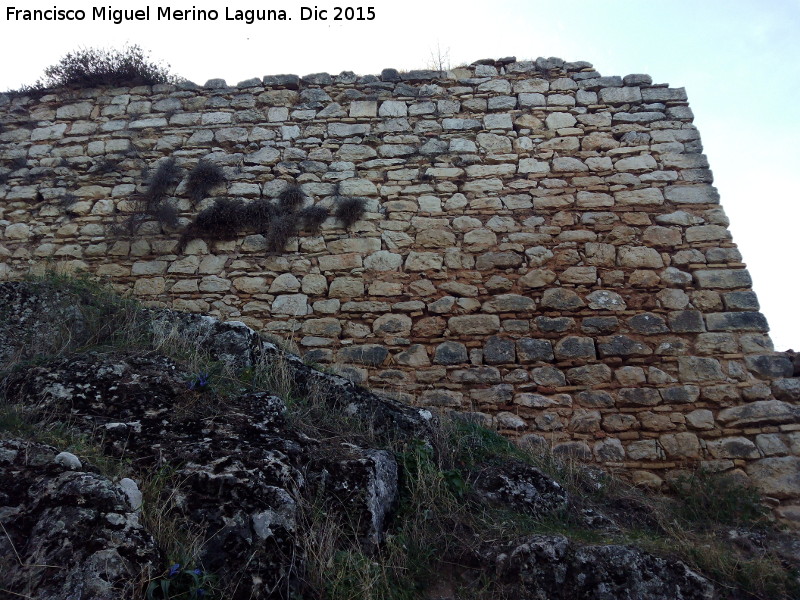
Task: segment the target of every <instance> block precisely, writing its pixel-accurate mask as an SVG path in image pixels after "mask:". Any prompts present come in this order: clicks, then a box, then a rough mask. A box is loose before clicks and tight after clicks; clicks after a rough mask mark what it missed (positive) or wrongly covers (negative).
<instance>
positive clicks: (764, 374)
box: [744, 354, 794, 379]
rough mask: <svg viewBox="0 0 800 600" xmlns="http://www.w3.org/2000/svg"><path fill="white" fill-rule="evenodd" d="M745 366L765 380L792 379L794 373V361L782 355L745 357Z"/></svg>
mask: <svg viewBox="0 0 800 600" xmlns="http://www.w3.org/2000/svg"><path fill="white" fill-rule="evenodd" d="M744 361H745V364H746V365H747V368H748V370H749V371H750V372H751V373H755V374H756V375H757V376H759V377H761V378H763V379H779V378H781V377H791V376H792V374H793V373H794V367H793V365H792V361H791V360H789V358H788V357H787V356H785V355H781V354H761V355H756V356H752V355H751V356H745V357H744Z"/></svg>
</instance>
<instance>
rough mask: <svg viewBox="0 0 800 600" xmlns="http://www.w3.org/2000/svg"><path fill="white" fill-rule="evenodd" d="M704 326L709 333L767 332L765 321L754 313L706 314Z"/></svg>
mask: <svg viewBox="0 0 800 600" xmlns="http://www.w3.org/2000/svg"><path fill="white" fill-rule="evenodd" d="M706 326H707V327H708V329H709V330H710V331H764V332H766V331H769V325H767V319H766V318H765V317H764V315H762V314H761V313H759V312H754V311H743V312H724V313H707V314H706Z"/></svg>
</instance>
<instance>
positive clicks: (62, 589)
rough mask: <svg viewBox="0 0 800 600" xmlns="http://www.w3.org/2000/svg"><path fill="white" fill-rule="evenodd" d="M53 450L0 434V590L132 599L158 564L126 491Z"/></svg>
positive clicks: (52, 598) (45, 598)
mask: <svg viewBox="0 0 800 600" xmlns="http://www.w3.org/2000/svg"><path fill="white" fill-rule="evenodd" d="M58 454H59V452H58V450H57V449H56V448H53V447H50V446H46V445H44V444H37V443H32V442H24V441H20V440H0V481H2V482H3V486H2V489H0V522H2V525H3V535H2V536H0V582H1V583H0V588H2V591H3V592H4V593H6V592H7V593H10V594H12V595H13V596H14V597H23V598H36V599H37V600H63V599H64V598H75V599H78V598H79V599H81V600H107V599H111V598H123V597H131V596H132V595H133V594H136V593H139V590H138V589H137V588H138V587H140V586H141V585H142V583H143V582H144V581H146V579H147V576H148V574H149V573H150V572H151V571H152V570H154V569H156V568H158V567H159V566H160V565H159V561H160V556H159V552H158V548H157V547H156V545H155V542H154V540H153V538H152V536H151V535H150V534H149V533H148V532H147V531H145V530H144V529H143V528H142V524H141V523H140V521H139V517H138V514H137V512H136V511H135V510H134V507H133V506H131V504H130V502H129V500H128V497H127V495H126V494H125V493H124V491H123V490H122V489H121V488H120V487H119V486H118V485H116V484H114V483H112V482H111V481H110V480H109V479H108V478H106V477H104V476H102V475H100V474H99V473H97V472H96V469H94V468H92V467H91V465H85V466H83V465H81V464H80V462H77V463H75V462H72V463H71V464H64V463H65V462H66V461H57V460H56V457H57V455H58Z"/></svg>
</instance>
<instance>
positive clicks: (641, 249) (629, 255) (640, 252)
mask: <svg viewBox="0 0 800 600" xmlns="http://www.w3.org/2000/svg"><path fill="white" fill-rule="evenodd" d="M617 262H618V264H619V266H621V267H633V268H649V269H660V268H661V267H663V266H664V261H663V260H662V258H661V255H660V254H659V253H658V251H657V250H655V249H653V248H647V247H645V246H622V247H621V248H619V250H618V251H617Z"/></svg>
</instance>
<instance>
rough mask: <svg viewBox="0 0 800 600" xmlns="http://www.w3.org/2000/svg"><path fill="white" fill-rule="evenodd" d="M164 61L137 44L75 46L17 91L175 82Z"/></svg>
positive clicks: (179, 79)
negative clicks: (37, 78)
mask: <svg viewBox="0 0 800 600" xmlns="http://www.w3.org/2000/svg"><path fill="white" fill-rule="evenodd" d="M179 81H181V78H180V77H178V76H176V75H173V74H172V73H171V72H170V67H169V65H168V64H166V65H165V64H163V63H161V62H159V61H153V60H152V59H151V58H150V52H149V51H146V50H144V49H142V48H141V46H139V45H137V44H133V45H126V46H124V47H123V48H122V49H115V48H78V49H77V50H73V51H72V52H68V53H67V54H65V55H64V56H62V57H61V59H59V61H58V62H57V63H56V64H54V65H51V66H49V67H47V68H46V69H45V70H44V78H42V79H39V80H38V81H36V83H34V84H33V85H31V86H26V87H24V88H22V89H21V90H19V91H20V92H30V91H41V90H47V89H54V88H64V87H81V88H87V87H97V86H123V85H125V86H135V85H155V84H158V83H177V82H179Z"/></svg>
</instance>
